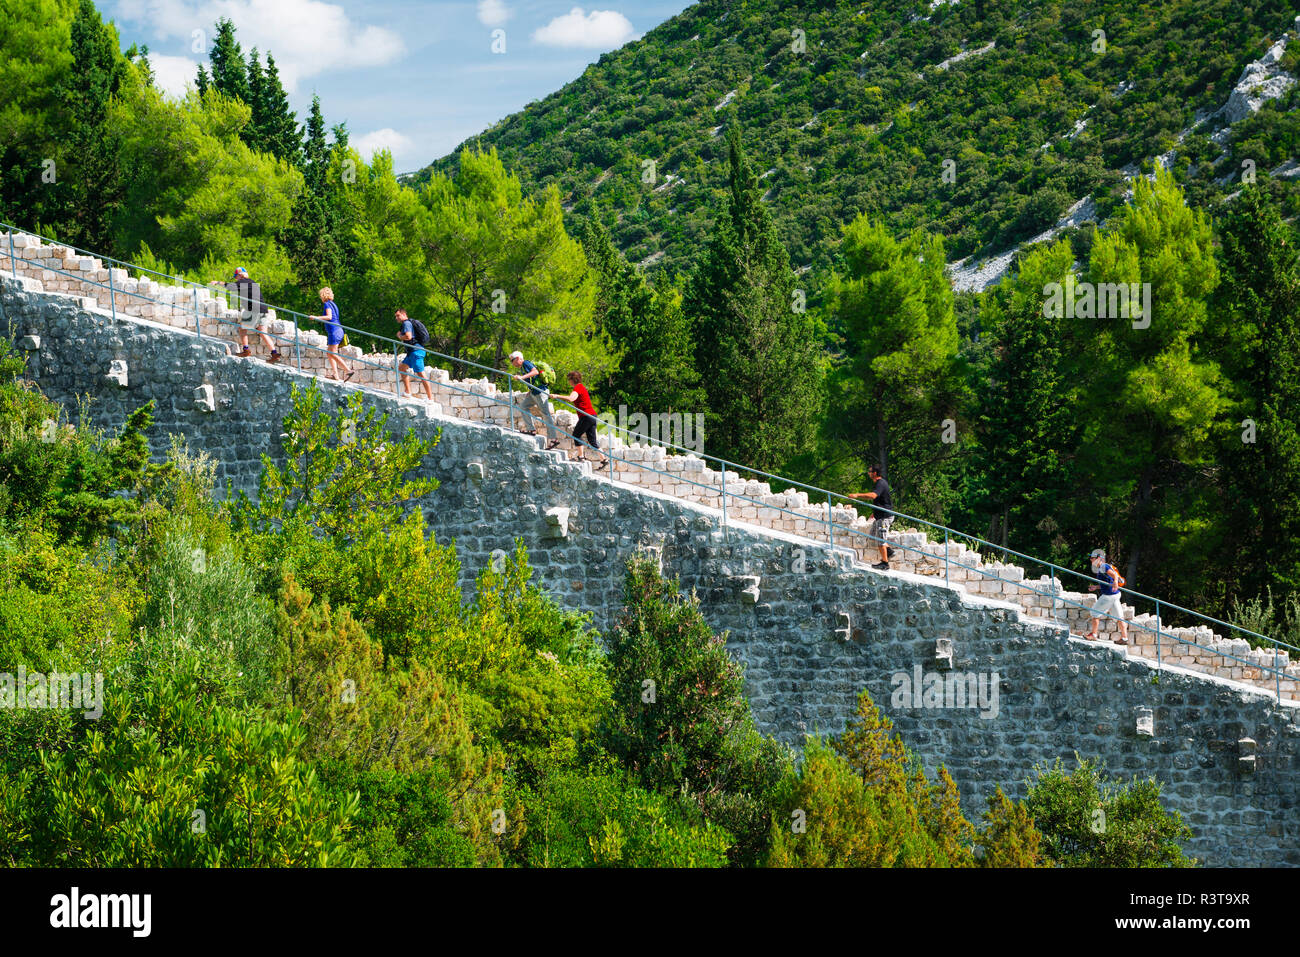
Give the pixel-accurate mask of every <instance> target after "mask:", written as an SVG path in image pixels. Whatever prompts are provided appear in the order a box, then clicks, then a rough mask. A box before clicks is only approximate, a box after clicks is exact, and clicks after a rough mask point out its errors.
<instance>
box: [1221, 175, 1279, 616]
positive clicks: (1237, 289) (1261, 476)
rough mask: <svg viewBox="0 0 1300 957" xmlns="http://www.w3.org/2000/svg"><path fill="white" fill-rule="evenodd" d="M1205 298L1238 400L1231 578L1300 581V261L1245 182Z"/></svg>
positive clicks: (1254, 586) (1274, 216) (1271, 211)
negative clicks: (1210, 298)
mask: <svg viewBox="0 0 1300 957" xmlns="http://www.w3.org/2000/svg"><path fill="white" fill-rule="evenodd" d="M1220 238H1221V241H1222V250H1223V272H1222V277H1223V285H1222V286H1221V287H1220V288H1219V290H1218V295H1217V297H1216V299H1215V302H1214V312H1215V313H1216V314H1217V315H1218V316H1219V317H1220V322H1219V323H1218V326H1219V328H1220V329H1223V330H1225V331H1226V333H1227V335H1228V337H1229V339H1230V344H1229V348H1227V349H1226V350H1224V355H1225V357H1226V358H1227V361H1228V366H1229V377H1230V378H1231V380H1232V381H1233V383H1234V384H1235V385H1236V387H1237V390H1238V392H1239V394H1240V395H1241V398H1242V401H1241V404H1240V405H1239V406H1238V407H1237V409H1236V410H1235V411H1236V414H1234V415H1233V416H1232V418H1231V421H1229V422H1227V423H1226V426H1225V427H1224V430H1223V434H1224V435H1225V436H1226V440H1225V444H1224V452H1223V463H1224V465H1225V466H1226V469H1225V474H1224V476H1223V483H1222V484H1223V486H1224V496H1223V501H1224V503H1225V505H1226V509H1225V511H1226V512H1227V514H1228V515H1229V516H1230V518H1228V520H1227V521H1226V523H1225V524H1226V526H1227V528H1228V531H1229V535H1230V539H1231V541H1232V543H1233V548H1232V553H1233V560H1232V562H1231V564H1232V567H1233V578H1235V579H1236V580H1237V581H1239V582H1240V584H1241V587H1242V589H1243V591H1244V592H1245V594H1244V596H1243V597H1255V596H1258V595H1260V594H1262V593H1263V592H1264V590H1265V589H1266V588H1268V587H1272V588H1275V589H1278V590H1281V591H1291V590H1295V589H1297V588H1300V419H1298V417H1297V410H1298V409H1300V261H1298V259H1297V254H1296V242H1297V238H1296V234H1295V232H1294V231H1293V230H1292V229H1291V228H1290V227H1289V226H1288V225H1287V224H1286V223H1284V222H1283V221H1282V217H1281V215H1280V214H1279V212H1278V210H1277V207H1276V205H1274V203H1272V202H1270V201H1269V200H1268V199H1267V198H1266V197H1265V196H1264V194H1263V193H1262V192H1261V191H1260V190H1259V189H1258V188H1257V187H1248V188H1247V189H1245V190H1244V191H1243V192H1242V194H1241V196H1239V197H1238V198H1237V200H1236V202H1234V203H1233V204H1232V205H1231V206H1230V207H1229V209H1228V211H1227V213H1226V214H1225V215H1224V216H1223V218H1222V220H1221V221H1220Z"/></svg>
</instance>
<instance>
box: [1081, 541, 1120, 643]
mask: <svg viewBox="0 0 1300 957" xmlns="http://www.w3.org/2000/svg"><path fill="white" fill-rule="evenodd" d="M1089 559H1090V562H1091V565H1092V577H1093V578H1095V579H1097V581H1099V582H1100V583H1101V584H1100V585H1089V586H1088V591H1097V590H1099V589H1100V591H1101V594H1100V595H1098V596H1097V600H1096V601H1095V602H1093V604H1092V620H1091V621H1090V622H1089V624H1088V633H1087V634H1086V635H1084V637H1085V638H1087V639H1088V640H1089V641H1096V640H1097V626H1098V625H1099V624H1100V623H1101V616H1102V615H1105V616H1106V617H1107V618H1118V619H1119V641H1117V642H1116V644H1118V645H1127V644H1128V622H1127V621H1125V620H1124V610H1123V609H1122V608H1121V607H1120V604H1119V586H1120V574H1119V572H1118V571H1117V570H1116V569H1115V566H1114V565H1108V564H1106V553H1105V552H1103V551H1102V550H1101V549H1100V548H1098V549H1095V550H1094V551H1093V553H1092V555H1091V556H1089Z"/></svg>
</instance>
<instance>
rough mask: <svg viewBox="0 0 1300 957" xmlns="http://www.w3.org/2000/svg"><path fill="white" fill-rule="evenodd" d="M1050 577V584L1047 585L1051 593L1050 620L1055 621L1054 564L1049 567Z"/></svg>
mask: <svg viewBox="0 0 1300 957" xmlns="http://www.w3.org/2000/svg"><path fill="white" fill-rule="evenodd" d="M1051 573H1052V579H1051V584H1049V585H1048V586H1047V587H1048V589H1050V590H1051V593H1052V621H1056V566H1055V565H1053V566H1052V567H1051Z"/></svg>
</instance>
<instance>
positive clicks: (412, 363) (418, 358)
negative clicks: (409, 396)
mask: <svg viewBox="0 0 1300 957" xmlns="http://www.w3.org/2000/svg"><path fill="white" fill-rule="evenodd" d="M402 365H404V366H406V368H408V369H410V370H411V371H412V372H414V373H415V374H416V375H424V350H423V349H412V350H411V351H410V352H408V353H407V354H406V355H405V356H404V357H403V359H402Z"/></svg>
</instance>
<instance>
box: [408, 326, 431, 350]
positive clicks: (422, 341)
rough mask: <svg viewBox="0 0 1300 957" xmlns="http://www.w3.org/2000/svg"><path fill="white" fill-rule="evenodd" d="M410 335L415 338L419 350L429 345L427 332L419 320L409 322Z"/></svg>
mask: <svg viewBox="0 0 1300 957" xmlns="http://www.w3.org/2000/svg"><path fill="white" fill-rule="evenodd" d="M411 335H413V336H415V343H416V345H418V346H420V347H421V348H423V347H425V346H427V345H428V344H429V330H428V329H426V328H425V326H424V323H422V322H421V321H420V320H419V319H412V320H411Z"/></svg>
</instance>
